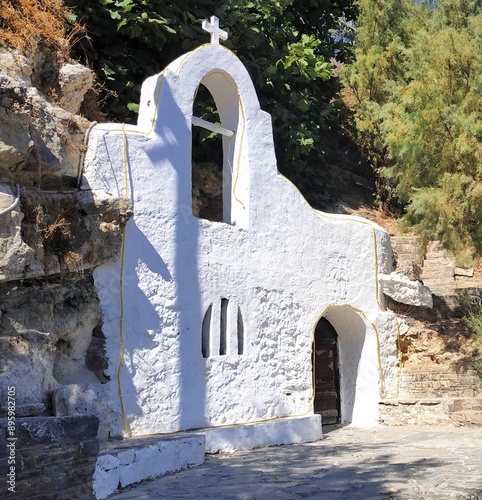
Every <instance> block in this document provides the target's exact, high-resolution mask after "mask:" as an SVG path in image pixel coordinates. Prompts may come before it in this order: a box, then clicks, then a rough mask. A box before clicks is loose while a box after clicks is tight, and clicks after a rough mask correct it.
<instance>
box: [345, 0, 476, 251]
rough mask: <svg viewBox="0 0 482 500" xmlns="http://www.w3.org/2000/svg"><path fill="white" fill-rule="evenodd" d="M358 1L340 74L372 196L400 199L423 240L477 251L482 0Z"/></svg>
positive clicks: (399, 201)
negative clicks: (351, 44)
mask: <svg viewBox="0 0 482 500" xmlns="http://www.w3.org/2000/svg"><path fill="white" fill-rule="evenodd" d="M358 5H359V8H360V17H359V19H358V24H357V35H356V42H355V47H356V48H355V62H354V63H353V64H352V65H350V66H349V67H348V68H347V71H346V74H345V80H344V81H345V85H346V86H347V88H348V90H349V91H350V92H351V93H352V94H353V95H354V96H355V103H356V104H355V111H356V122H357V128H358V132H359V138H360V142H361V144H362V145H363V147H364V149H365V151H366V152H367V155H368V156H369V158H370V161H371V163H372V167H373V168H374V170H375V171H376V172H377V175H378V177H379V184H378V190H379V191H378V195H379V199H380V201H382V202H386V203H389V204H390V203H392V204H393V203H394V202H398V203H399V204H400V205H401V206H402V207H403V208H404V209H405V217H404V219H405V221H406V222H407V223H408V224H409V225H410V226H411V227H413V228H415V229H416V230H417V231H418V232H419V233H420V234H421V235H422V236H423V237H424V238H425V240H427V241H428V240H429V239H439V240H441V241H442V243H443V244H444V245H445V246H446V247H447V248H449V249H451V250H453V251H454V252H455V253H456V254H458V255H459V256H463V255H464V254H467V253H472V254H481V253H482V229H481V225H480V221H481V219H482V185H481V180H482V179H481V178H482V141H481V140H482V114H481V111H482V9H481V2H479V1H470V0H437V1H431V2H411V1H404V0H402V1H400V0H386V1H384V2H378V1H373V0H359V2H358ZM392 206H393V205H392Z"/></svg>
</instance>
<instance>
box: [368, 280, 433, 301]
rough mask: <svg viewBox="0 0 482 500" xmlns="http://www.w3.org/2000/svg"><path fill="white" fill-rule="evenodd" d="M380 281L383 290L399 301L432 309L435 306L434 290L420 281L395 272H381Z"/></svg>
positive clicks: (388, 295)
mask: <svg viewBox="0 0 482 500" xmlns="http://www.w3.org/2000/svg"><path fill="white" fill-rule="evenodd" d="M378 283H379V284H380V288H381V291H382V292H383V293H384V294H385V295H386V296H387V297H390V298H392V299H393V300H395V301H397V302H401V303H402V304H408V305H412V306H419V307H428V308H430V309H431V308H432V307H433V300H432V292H431V291H430V289H429V288H428V287H426V286H425V285H424V284H423V283H422V282H420V281H413V280H411V279H410V278H408V277H407V276H404V275H403V274H398V273H395V272H393V273H391V274H379V275H378Z"/></svg>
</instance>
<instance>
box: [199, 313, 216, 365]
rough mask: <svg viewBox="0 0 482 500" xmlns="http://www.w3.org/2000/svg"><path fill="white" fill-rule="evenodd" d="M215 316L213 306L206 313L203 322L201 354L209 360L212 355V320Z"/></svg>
mask: <svg viewBox="0 0 482 500" xmlns="http://www.w3.org/2000/svg"><path fill="white" fill-rule="evenodd" d="M212 314H213V306H212V304H211V305H210V306H209V307H208V309H207V311H206V313H205V314H204V318H203V322H202V327H201V330H202V333H201V352H202V355H203V358H208V357H209V355H210V348H209V343H210V339H211V320H212Z"/></svg>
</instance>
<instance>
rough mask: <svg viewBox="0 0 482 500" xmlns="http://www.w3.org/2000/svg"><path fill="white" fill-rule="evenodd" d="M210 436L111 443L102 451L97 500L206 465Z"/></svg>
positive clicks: (96, 478) (95, 485)
mask: <svg viewBox="0 0 482 500" xmlns="http://www.w3.org/2000/svg"><path fill="white" fill-rule="evenodd" d="M205 445H206V437H205V436H204V435H203V434H192V433H190V434H185V435H182V436H180V435H176V436H167V435H166V436H159V437H154V438H153V437H147V438H134V439H124V440H119V441H111V442H109V443H107V444H106V445H104V447H103V448H102V449H101V450H100V451H99V455H98V457H97V463H96V467H95V472H94V480H93V488H94V494H95V497H96V499H103V498H107V497H108V496H110V495H111V494H113V493H115V492H116V491H117V490H118V489H119V488H124V487H125V486H128V485H130V484H134V483H138V482H140V481H145V480H146V479H152V478H154V477H159V476H162V475H164V474H168V473H169V472H175V471H179V470H182V469H186V468H188V467H194V466H196V465H200V464H202V463H203V462H204V458H205V451H206V446H205Z"/></svg>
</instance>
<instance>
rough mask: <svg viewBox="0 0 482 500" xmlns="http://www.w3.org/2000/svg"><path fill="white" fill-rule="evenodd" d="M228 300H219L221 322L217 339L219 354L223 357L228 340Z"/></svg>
mask: <svg viewBox="0 0 482 500" xmlns="http://www.w3.org/2000/svg"><path fill="white" fill-rule="evenodd" d="M228 306H229V300H228V299H221V321H220V323H221V324H220V332H221V336H220V339H219V354H220V355H221V356H224V355H225V354H226V352H227V339H228Z"/></svg>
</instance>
